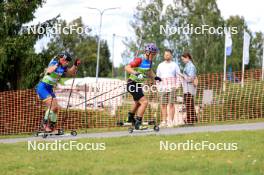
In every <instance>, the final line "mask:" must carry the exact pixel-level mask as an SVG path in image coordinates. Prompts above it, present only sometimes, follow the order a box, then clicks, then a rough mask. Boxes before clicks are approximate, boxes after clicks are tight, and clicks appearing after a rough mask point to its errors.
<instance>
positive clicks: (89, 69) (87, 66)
mask: <svg viewBox="0 0 264 175" xmlns="http://www.w3.org/2000/svg"><path fill="white" fill-rule="evenodd" d="M59 24H61V28H64V27H68V28H70V26H75V27H74V28H75V29H76V30H71V31H70V30H69V31H68V32H69V33H68V34H67V33H63V32H61V33H58V34H56V35H55V36H54V37H53V38H52V39H51V42H50V43H49V44H48V46H47V49H44V50H43V53H44V55H45V57H46V58H47V59H49V60H50V59H51V58H52V57H54V56H55V55H57V54H58V53H59V52H61V51H63V50H67V51H69V52H70V53H71V54H72V55H73V56H74V57H75V58H80V59H81V62H82V64H81V65H80V67H79V69H78V76H91V77H95V76H96V75H95V74H96V51H97V37H95V36H91V35H89V32H90V31H91V29H89V27H88V26H85V25H84V24H83V22H82V18H81V17H79V18H77V19H75V20H73V21H71V22H69V23H67V22H66V21H65V20H61V21H59ZM72 28H73V27H72ZM81 28H82V30H81ZM78 29H79V30H78ZM81 31H83V32H81ZM100 49H101V52H100V64H99V76H100V77H107V76H110V75H111V70H112V63H111V61H110V59H109V58H110V52H109V49H108V45H107V42H106V41H104V40H102V41H101V47H100Z"/></svg>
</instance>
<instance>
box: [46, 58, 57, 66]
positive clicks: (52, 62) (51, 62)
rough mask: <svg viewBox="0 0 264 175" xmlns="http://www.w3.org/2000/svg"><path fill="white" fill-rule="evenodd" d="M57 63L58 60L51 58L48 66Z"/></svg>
mask: <svg viewBox="0 0 264 175" xmlns="http://www.w3.org/2000/svg"><path fill="white" fill-rule="evenodd" d="M58 63H59V62H58V61H57V60H55V59H54V58H53V59H52V60H51V61H50V62H49V65H48V67H50V66H54V65H56V64H58Z"/></svg>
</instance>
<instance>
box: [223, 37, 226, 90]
mask: <svg viewBox="0 0 264 175" xmlns="http://www.w3.org/2000/svg"><path fill="white" fill-rule="evenodd" d="M225 90H226V34H225V57H224V82H223V91H225Z"/></svg>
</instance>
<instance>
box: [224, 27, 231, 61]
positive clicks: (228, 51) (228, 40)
mask: <svg viewBox="0 0 264 175" xmlns="http://www.w3.org/2000/svg"><path fill="white" fill-rule="evenodd" d="M225 49H226V56H230V55H231V53H232V37H231V33H230V31H226V34H225Z"/></svg>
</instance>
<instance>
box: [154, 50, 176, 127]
mask: <svg viewBox="0 0 264 175" xmlns="http://www.w3.org/2000/svg"><path fill="white" fill-rule="evenodd" d="M178 74H180V68H179V66H178V64H177V63H175V62H174V61H172V50H170V49H166V50H165V52H164V61H163V62H161V63H160V64H159V65H158V68H157V76H158V77H160V78H161V79H162V81H161V82H160V84H159V87H160V91H161V116H162V121H161V126H162V127H166V126H168V127H172V126H173V125H174V123H173V121H174V115H175V105H174V104H175V103H176V102H177V89H178V88H179V87H180V81H179V80H180V77H178V76H177V75H178ZM168 104H169V111H168V112H167V106H168Z"/></svg>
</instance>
